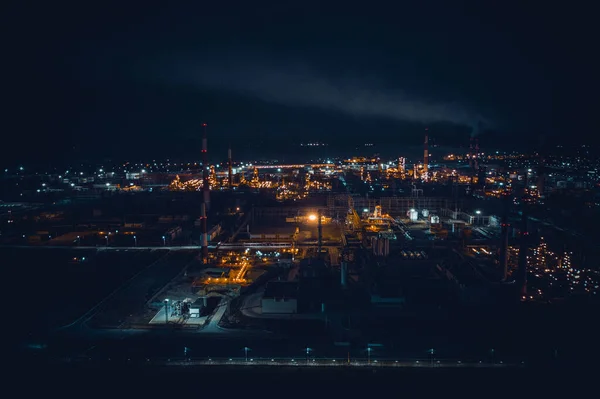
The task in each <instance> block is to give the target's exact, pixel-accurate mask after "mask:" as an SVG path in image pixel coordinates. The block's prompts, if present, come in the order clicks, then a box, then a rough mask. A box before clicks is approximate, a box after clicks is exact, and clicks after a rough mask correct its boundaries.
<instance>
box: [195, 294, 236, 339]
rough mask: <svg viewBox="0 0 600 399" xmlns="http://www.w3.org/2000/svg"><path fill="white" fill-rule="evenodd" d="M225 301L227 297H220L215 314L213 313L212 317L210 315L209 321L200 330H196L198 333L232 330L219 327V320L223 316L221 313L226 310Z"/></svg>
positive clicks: (217, 332) (224, 332) (222, 332)
mask: <svg viewBox="0 0 600 399" xmlns="http://www.w3.org/2000/svg"><path fill="white" fill-rule="evenodd" d="M227 302H228V299H227V298H222V299H221V302H219V304H218V305H217V310H216V312H215V314H214V315H213V317H211V319H210V321H209V322H208V324H207V325H206V326H205V327H204V328H203V329H201V330H199V331H198V333H201V334H202V333H203V334H215V333H216V334H228V333H230V332H232V331H230V330H226V329H223V328H221V327H219V322H220V321H221V319H222V318H223V315H224V314H225V311H226V310H227Z"/></svg>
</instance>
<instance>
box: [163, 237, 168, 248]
mask: <svg viewBox="0 0 600 399" xmlns="http://www.w3.org/2000/svg"><path fill="white" fill-rule="evenodd" d="M162 240H163V247H164V246H166V245H167V241H166V237H165V236H162Z"/></svg>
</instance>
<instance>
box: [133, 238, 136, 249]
mask: <svg viewBox="0 0 600 399" xmlns="http://www.w3.org/2000/svg"><path fill="white" fill-rule="evenodd" d="M133 246H134V247H137V236H133Z"/></svg>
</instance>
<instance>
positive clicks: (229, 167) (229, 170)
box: [227, 145, 233, 188]
mask: <svg viewBox="0 0 600 399" xmlns="http://www.w3.org/2000/svg"><path fill="white" fill-rule="evenodd" d="M227 182H228V185H229V188H231V187H232V186H233V164H232V161H231V145H229V149H228V150H227Z"/></svg>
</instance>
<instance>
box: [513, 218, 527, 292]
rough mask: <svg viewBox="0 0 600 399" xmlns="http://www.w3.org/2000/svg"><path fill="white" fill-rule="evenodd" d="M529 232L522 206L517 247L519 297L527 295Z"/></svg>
mask: <svg viewBox="0 0 600 399" xmlns="http://www.w3.org/2000/svg"><path fill="white" fill-rule="evenodd" d="M528 244H529V232H528V231H527V211H526V207H525V206H523V208H522V212H521V242H520V245H519V265H518V278H517V279H516V280H517V284H519V289H520V293H521V295H523V296H525V295H527V250H528V247H529V245H528Z"/></svg>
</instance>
